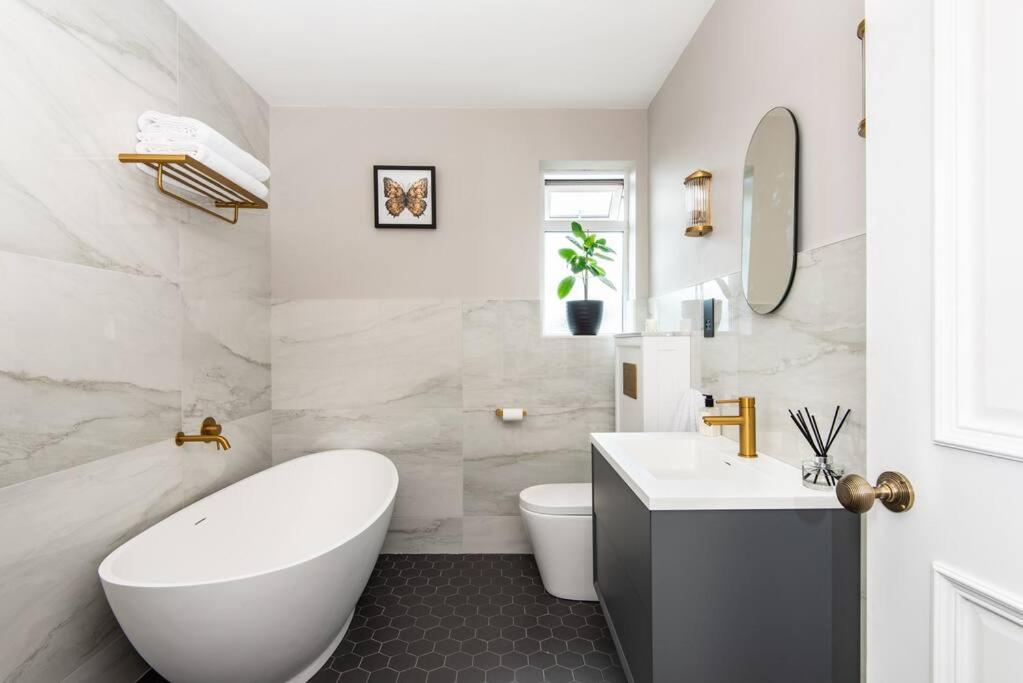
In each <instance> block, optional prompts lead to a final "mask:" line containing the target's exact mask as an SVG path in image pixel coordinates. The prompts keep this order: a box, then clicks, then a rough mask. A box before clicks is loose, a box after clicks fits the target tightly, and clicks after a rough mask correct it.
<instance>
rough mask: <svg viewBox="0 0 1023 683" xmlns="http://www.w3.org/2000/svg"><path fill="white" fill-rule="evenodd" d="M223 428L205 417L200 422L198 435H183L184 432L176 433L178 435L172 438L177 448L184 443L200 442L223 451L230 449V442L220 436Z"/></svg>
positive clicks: (210, 418)
mask: <svg viewBox="0 0 1023 683" xmlns="http://www.w3.org/2000/svg"><path fill="white" fill-rule="evenodd" d="M221 431H223V428H222V427H221V426H220V424H218V423H217V421H216V420H214V419H213V418H212V417H207V418H206V419H205V420H203V421H202V427H201V428H200V429H199V433H198V434H193V435H189V434H185V433H184V432H178V435H177V436H176V437H174V443H176V444H177V445H179V446H183V445H184V444H186V443H192V442H200V443H210V442H213V443H215V444H217V450H218V451H219V450H220V449H221V448H223V449H224V450H225V451H226V450H227V449H229V448H230V447H231V442H230V441H228V440H227V438H226V437H223V436H221V435H220V432H221Z"/></svg>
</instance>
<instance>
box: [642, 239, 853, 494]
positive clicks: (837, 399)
mask: <svg viewBox="0 0 1023 683" xmlns="http://www.w3.org/2000/svg"><path fill="white" fill-rule="evenodd" d="M865 246H866V237H865V236H864V235H860V236H859V237H853V238H850V239H847V240H843V241H841V242H836V243H834V244H830V245H827V246H824V247H820V248H818V249H813V250H810V251H805V252H802V253H800V254H799V256H798V259H797V262H796V277H795V280H794V282H793V285H792V289H791V291H790V292H789V296H788V298H787V299H786V301H785V303H783V304H782V306H781V308H779V309H778V310H777V311H775V312H774V313H772V314H770V315H758V314H756V313H754V312H753V311H752V310H751V309H750V308H749V306H747V305H746V301H745V299H744V297H743V293H742V282H741V278H740V276H739V273H731V274H729V275H726V276H723V277H720V278H716V279H714V280H709V281H707V282H703V283H701V284H699V285H696V286H694V287H689V288H686V289H683V290H678V291H676V292H671V293H670V294H667V295H664V296H659V297H656V298H654V299H652V300H651V305H652V307H653V308H654V309H655V310H656V312H657V317H658V321H659V325H660V326H661V329H673V328H677V326H678V324H679V321H681V320H682V319H685V318H688V319H690V320H692V321H693V328H694V329H697V330H698V329H700V327H701V324H702V315H703V313H702V301H703V299H708V298H714V299H716V300H717V302H718V304H717V305H718V311H717V313H718V319H717V328H716V332H715V336H714V337H712V338H703V337H702V336H694V337H693V339H694V340H695V342H696V345H695V348H696V354H695V355H696V356H697V358H698V362H699V366H700V369H699V372H698V373H697V374H696V375H695V376H699V377H701V378H702V387H701V390H702V391H704V392H705V393H712V394H714V395H715V396H718V397H732V396H736V395H739V394H743V395H753V396H756V398H757V441H758V447H759V448H760V449H761V450H763V451H764V452H766V453H770V454H771V455H774V456H776V457H779V458H781V459H782V460H785V461H787V462H789V463H791V464H793V465H796V466H798V465H799V464H800V462H801V461H802V460H805V459H806V458H808V457H810V456H811V455H812V453H811V451H810V448H809V446H807V445H806V442H805V441H804V440H803V438H802V437H801V436H800V435H799V433H798V432H797V431H796V428H795V427H794V426H793V425H792V421H791V419H790V418H789V415H788V412H787V411H788V409H790V408H791V409H792V410H795V409H797V408H800V407H803V406H806V407H809V408H810V410H811V411H813V412H814V413H815V414H817V415H818V416H825V417H826V419H827V421H828V424H830V420H831V415H832V414H833V412H834V409H835V406H836V405H837V404H841V405H842V406H845V407H848V408H851V409H852V413H851V415H850V416H849V420H848V422H847V423H846V424H845V426H844V427H843V428H842V432H841V436H840V437H839V439H838V440H837V441H836V442H835V445H834V447H833V450H832V452H833V454H834V456H835V459H836V460H837V461H840V462H844V463H845V464H846V466H847V469H848V471H850V472H858V473H861V474H862V473H863V471H864V464H865V456H866V454H865V438H866V424H865V421H864V420H865V411H866V362H865V354H864V351H865V348H866V312H865V299H866V255H865ZM736 432H737V430H736V429H735V428H729V427H726V428H725V435H726V436H729V437H731V438H738V435H737V433H736Z"/></svg>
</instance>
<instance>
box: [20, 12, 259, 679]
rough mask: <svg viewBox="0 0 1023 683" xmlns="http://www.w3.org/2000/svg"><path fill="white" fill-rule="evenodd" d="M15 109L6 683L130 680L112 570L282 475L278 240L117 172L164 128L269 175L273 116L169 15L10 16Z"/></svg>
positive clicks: (133, 173)
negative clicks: (122, 556) (141, 546)
mask: <svg viewBox="0 0 1023 683" xmlns="http://www.w3.org/2000/svg"><path fill="white" fill-rule="evenodd" d="M0 100H2V101H4V102H5V103H8V104H9V105H10V106H7V107H5V108H4V125H3V126H0V214H2V215H3V223H2V225H0V310H2V312H3V319H4V321H5V323H6V325H5V329H6V334H4V335H2V337H0V575H2V576H3V577H4V580H3V582H0V680H3V681H9V682H14V681H18V682H35V681H41V682H45V683H52V682H53V681H60V680H63V679H64V678H65V677H70V680H82V681H85V680H103V681H111V682H112V683H117V682H118V681H121V680H124V681H130V680H135V677H134V676H135V674H137V673H139V668H140V667H141V666H144V665H143V664H141V663H140V662H139V661H138V660H137V655H134V652H133V651H132V650H131V648H130V647H129V646H126V645H125V641H124V640H123V636H122V635H121V633H120V631H119V629H118V628H117V625H116V622H115V620H114V618H113V615H112V614H111V613H110V610H109V608H108V607H107V603H106V600H105V598H104V597H103V595H102V590H101V588H100V585H99V581H98V578H97V576H96V568H97V567H98V565H99V562H100V560H101V559H102V558H103V557H104V556H105V555H106V554H107V553H108V552H109V551H110V550H112V549H113V548H114V547H116V546H117V545H119V544H120V543H122V542H123V541H125V540H127V539H128V538H130V537H131V536H132V535H134V534H136V533H138V532H139V531H140V530H142V529H144V528H145V527H147V526H149V525H150V524H152V523H153V522H155V521H157V520H159V519H160V518H162V517H163V516H165V515H166V514H168V513H169V512H172V511H173V510H175V509H178V508H180V507H182V506H183V505H186V504H187V503H189V502H192V501H194V500H196V499H198V498H200V497H202V496H204V495H206V494H207V493H209V492H211V491H214V490H216V489H218V488H222V487H223V486H225V485H227V484H229V483H231V482H233V481H235V480H237V479H239V478H241V477H244V476H247V475H248V474H251V473H253V472H255V471H258V470H260V469H263V468H265V467H267V466H268V465H269V464H270V461H271V458H270V440H271V431H270V430H271V414H270V339H269V323H270V306H269V302H270V299H269V296H270V292H269V220H270V219H269V212H261V213H256V212H250V213H248V214H246V216H245V217H244V218H243V219H242V221H241V223H240V224H239V225H238V226H236V227H231V226H228V225H227V224H226V223H222V222H219V221H216V220H215V219H212V218H209V217H207V216H205V215H203V214H200V213H198V212H195V211H191V210H188V209H186V208H185V207H183V206H181V205H179V204H177V203H175V202H173V201H170V200H168V199H167V198H165V197H162V196H161V195H160V194H159V193H158V192H156V191H155V189H154V188H153V186H152V180H151V179H150V178H148V177H147V176H145V175H143V174H142V173H139V172H138V171H137V170H136V169H134V168H131V167H128V166H124V165H121V164H119V163H117V162H116V155H117V153H118V152H122V151H127V150H131V149H132V148H133V144H134V131H135V119H136V117H137V116H138V114H139V113H140V112H141V111H143V110H146V109H160V110H163V111H168V112H180V113H184V114H188V115H191V116H195V117H198V118H201V119H204V120H206V121H208V122H209V123H211V124H213V125H215V126H217V127H218V128H219V129H220V130H221V131H223V132H224V133H225V134H227V135H228V136H229V137H231V138H232V139H234V140H235V141H237V142H238V143H240V144H241V145H242V146H244V147H246V148H248V149H249V151H251V152H252V153H254V154H255V155H257V156H259V157H261V158H264V159H265V158H268V156H269V131H268V123H267V122H268V107H267V105H266V103H265V102H263V101H262V99H261V98H260V97H259V96H258V95H257V94H256V93H255V92H254V91H253V90H252V89H251V88H249V87H248V85H246V84H245V82H244V81H243V80H242V79H240V78H239V77H238V76H237V75H236V74H235V73H234V72H233V71H231V69H230V68H229V67H228V66H227V65H226V64H225V63H224V62H223V61H222V60H221V59H220V58H219V57H218V56H217V55H216V54H215V53H214V52H213V51H212V50H211V49H210V48H209V46H208V45H207V44H206V43H205V42H203V40H202V39H201V38H200V37H199V36H197V35H196V34H195V33H194V32H192V30H191V29H190V28H189V27H188V26H187V25H185V24H184V23H183V22H180V21H179V20H178V18H177V16H176V15H175V14H174V12H173V11H171V10H170V9H169V8H168V7H167V6H166V5H165V4H164V3H163V2H161V1H160V0H23V1H17V2H16V1H14V0H0ZM206 414H212V415H215V416H216V417H217V418H218V419H220V420H221V421H222V422H223V423H224V424H225V433H226V434H227V435H228V436H229V438H230V439H231V441H232V444H233V446H234V448H232V450H230V451H228V452H226V453H221V452H217V451H215V450H212V449H207V448H201V447H195V448H188V449H179V448H177V447H175V446H174V445H173V442H172V441H171V437H172V436H173V434H174V433H175V432H177V431H178V430H179V429H182V428H184V429H186V430H193V429H195V428H196V427H197V426H198V423H199V421H200V420H201V418H202V417H203V416H204V415H206ZM74 672H77V673H74Z"/></svg>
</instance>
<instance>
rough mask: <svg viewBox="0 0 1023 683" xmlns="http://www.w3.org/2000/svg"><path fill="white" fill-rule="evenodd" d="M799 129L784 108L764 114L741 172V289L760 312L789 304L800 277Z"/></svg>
mask: <svg viewBox="0 0 1023 683" xmlns="http://www.w3.org/2000/svg"><path fill="white" fill-rule="evenodd" d="M798 182H799V131H798V130H797V129H796V118H795V117H794V116H793V115H792V112H791V111H789V110H788V109H786V108H785V107H775V108H774V109H772V110H771V111H769V112H767V114H765V115H764V118H762V119H761V120H760V123H759V124H758V125H757V129H756V130H755V131H754V132H753V138H752V139H751V140H750V142H749V148H748V149H747V150H746V164H745V167H744V170H743V174H742V290H743V292H744V293H745V295H746V303H748V304H749V307H750V308H752V309H753V310H754V311H756V312H757V313H761V314H763V313H770V312H771V311H773V310H775V309H776V308H778V307H779V306H781V303H782V302H783V301H784V300H785V296H786V295H787V294H788V293H789V287H791V286H792V278H793V277H794V276H795V274H796V216H797V206H796V199H797V197H796V187H797V184H798Z"/></svg>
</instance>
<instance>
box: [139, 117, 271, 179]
mask: <svg viewBox="0 0 1023 683" xmlns="http://www.w3.org/2000/svg"><path fill="white" fill-rule="evenodd" d="M138 139H139V142H145V143H151V144H156V145H175V144H199V145H206V146H207V147H209V148H210V149H212V150H213V151H214V152H216V153H217V154H219V155H220V156H222V157H224V158H225V159H227V160H228V161H230V162H231V163H232V164H234V165H235V166H237V167H238V168H240V169H241V170H243V171H245V172H246V173H248V174H249V175H250V176H252V177H253V178H255V179H256V180H258V181H260V182H266V181H267V180H268V179H269V178H270V169H269V168H267V166H266V164H264V163H263V162H262V161H260V160H259V159H257V158H256V157H254V156H252V155H251V154H249V153H248V152H246V151H245V150H244V149H242V148H241V147H239V146H238V145H236V144H234V143H233V142H231V141H230V140H228V139H227V138H226V137H224V136H223V135H221V134H220V133H218V132H217V131H216V130H215V129H213V128H211V127H210V126H207V125H206V124H205V123H203V122H202V121H200V120H198V119H192V118H189V117H187V116H172V115H171V114H163V113H160V112H158V111H146V112H143V113H142V115H141V116H139V133H138Z"/></svg>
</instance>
